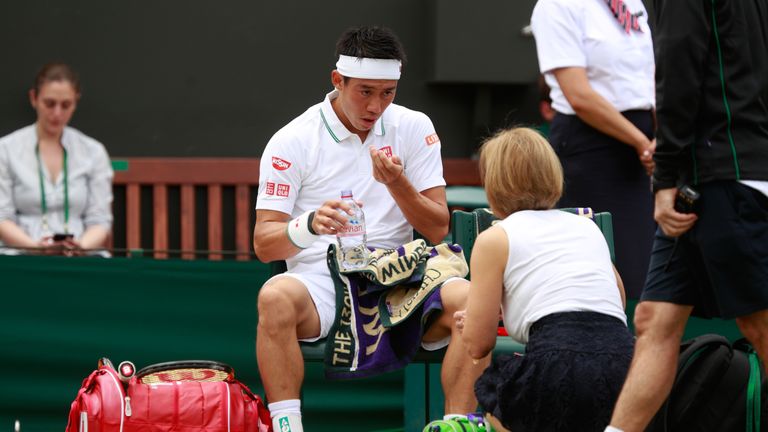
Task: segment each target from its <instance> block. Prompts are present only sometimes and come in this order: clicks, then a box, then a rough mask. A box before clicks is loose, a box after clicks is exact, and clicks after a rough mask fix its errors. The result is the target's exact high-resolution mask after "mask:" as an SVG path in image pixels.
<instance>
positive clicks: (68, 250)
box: [38, 236, 83, 256]
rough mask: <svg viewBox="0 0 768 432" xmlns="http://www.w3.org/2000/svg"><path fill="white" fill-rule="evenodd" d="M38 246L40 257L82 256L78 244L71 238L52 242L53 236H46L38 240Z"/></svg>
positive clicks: (81, 249)
mask: <svg viewBox="0 0 768 432" xmlns="http://www.w3.org/2000/svg"><path fill="white" fill-rule="evenodd" d="M38 246H39V247H40V254H41V255H51V256H52V255H64V256H81V255H83V248H82V247H81V246H80V243H78V242H77V241H76V240H74V239H72V238H66V239H64V240H59V241H55V240H53V236H46V237H43V238H42V239H40V241H39V242H38Z"/></svg>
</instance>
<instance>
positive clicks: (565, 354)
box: [454, 128, 633, 432]
mask: <svg viewBox="0 0 768 432" xmlns="http://www.w3.org/2000/svg"><path fill="white" fill-rule="evenodd" d="M480 172H481V177H482V179H483V184H484V185H485V190H486V193H487V195H488V201H489V203H490V207H491V210H492V211H493V213H494V215H495V216H497V217H498V218H499V219H500V221H499V222H498V223H497V224H496V225H494V226H493V227H491V228H489V229H487V230H485V231H484V232H482V233H481V234H480V235H479V236H478V238H477V241H476V243H475V246H474V249H473V250H472V257H471V262H470V269H471V275H472V281H471V282H469V300H468V302H467V309H466V310H465V311H459V312H456V314H455V316H454V318H455V320H456V324H457V327H458V328H459V329H460V330H461V331H462V340H463V342H464V346H465V348H466V349H467V351H468V352H469V355H470V356H471V357H472V358H474V359H482V358H484V357H485V356H487V355H488V353H490V352H491V350H492V349H493V347H494V345H495V342H496V337H497V328H498V322H499V308H500V307H501V311H502V317H503V321H504V327H505V328H506V330H507V332H508V333H509V335H510V336H511V337H512V338H514V339H516V340H518V341H519V342H521V343H525V344H526V352H525V355H523V356H520V355H515V356H500V357H499V358H496V359H494V361H493V363H492V364H491V366H490V367H489V368H488V369H486V371H485V372H484V373H483V375H481V376H480V378H479V379H478V380H477V382H476V384H475V394H476V396H477V399H478V402H479V404H480V406H481V408H482V409H483V410H484V412H485V413H487V417H488V420H489V422H490V423H491V424H492V425H493V427H494V428H495V429H496V430H506V429H509V430H513V431H516V432H519V431H536V432H542V431H601V430H602V428H603V427H604V426H605V424H606V422H607V421H608V419H609V418H610V414H611V410H612V408H613V404H614V402H615V400H616V398H617V396H618V394H619V391H620V390H621V386H622V383H623V382H624V378H625V376H626V373H627V370H628V368H629V363H630V361H631V359H632V345H633V339H632V335H631V333H630V332H629V330H628V328H627V324H626V320H627V317H626V315H625V313H624V301H625V299H624V288H623V284H622V282H621V278H620V277H619V275H618V273H617V272H616V269H615V268H614V267H613V265H612V263H611V257H610V252H609V249H608V245H607V244H606V242H605V238H604V237H603V235H602V233H601V232H600V229H599V228H598V227H597V225H596V224H595V223H594V222H592V221H591V220H589V219H588V218H586V217H583V216H577V215H575V214H572V213H568V212H564V211H560V210H555V209H553V207H554V205H555V203H557V201H558V199H559V198H560V195H561V193H562V189H563V172H562V168H561V166H560V163H559V161H558V159H557V156H556V155H555V153H554V151H553V150H552V147H551V146H550V145H549V144H548V143H547V141H546V140H545V139H544V138H543V137H541V136H540V135H539V134H538V133H537V132H535V131H533V130H532V129H527V128H517V129H511V130H505V131H502V132H500V133H499V134H497V135H496V136H494V137H492V138H490V139H489V140H488V141H486V142H485V144H484V145H483V146H482V148H481V150H480ZM505 428H506V429H505Z"/></svg>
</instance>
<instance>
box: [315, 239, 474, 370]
mask: <svg viewBox="0 0 768 432" xmlns="http://www.w3.org/2000/svg"><path fill="white" fill-rule="evenodd" d="M327 261H328V268H329V269H330V271H331V276H332V277H333V281H334V285H335V288H336V319H335V321H334V324H333V326H332V327H331V331H330V333H329V334H328V340H327V342H326V348H325V375H326V377H327V378H330V379H342V378H363V377H369V376H373V375H377V374H380V373H384V372H389V371H392V370H396V369H399V368H402V367H404V366H405V365H407V364H408V363H409V362H410V361H411V360H412V359H413V356H414V355H415V354H416V351H417V350H418V349H419V345H420V343H421V337H422V335H423V334H424V331H425V329H426V327H427V325H428V323H429V322H430V321H429V319H430V316H431V315H432V314H433V313H435V312H439V311H442V303H441V301H440V289H439V288H440V286H441V285H442V284H443V282H445V281H446V280H448V279H449V278H452V277H465V276H466V275H467V273H468V271H469V269H468V266H467V262H466V260H465V259H464V254H463V253H462V250H461V247H460V246H458V245H449V244H439V245H437V246H434V247H432V246H427V244H426V242H425V241H424V240H414V241H412V242H410V243H407V244H405V245H403V246H400V247H398V248H395V249H376V250H374V251H373V252H371V259H370V262H369V263H368V265H367V266H366V267H364V268H363V269H360V270H355V271H346V270H340V269H341V266H340V264H339V259H338V257H337V246H336V245H335V244H332V245H330V246H329V247H328V255H327Z"/></svg>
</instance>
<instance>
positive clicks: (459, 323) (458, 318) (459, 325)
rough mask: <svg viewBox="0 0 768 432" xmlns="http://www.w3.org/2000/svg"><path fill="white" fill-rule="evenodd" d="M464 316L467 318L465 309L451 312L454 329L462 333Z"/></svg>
mask: <svg viewBox="0 0 768 432" xmlns="http://www.w3.org/2000/svg"><path fill="white" fill-rule="evenodd" d="M466 318H467V311H466V310H460V311H456V312H454V313H453V320H454V321H455V322H456V330H458V331H459V334H463V333H464V321H465V319H466Z"/></svg>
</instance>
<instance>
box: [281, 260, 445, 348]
mask: <svg viewBox="0 0 768 432" xmlns="http://www.w3.org/2000/svg"><path fill="white" fill-rule="evenodd" d="M297 267H300V269H301V270H304V271H302V272H301V273H299V272H296V271H295V270H297V269H296V268H295V267H294V268H293V269H292V270H293V271H287V272H285V273H281V274H279V275H275V276H273V277H271V278H270V279H269V281H271V280H273V279H275V278H280V277H290V278H293V279H296V280H297V281H299V282H301V283H302V284H303V285H304V286H305V287H306V288H307V291H308V292H309V296H310V297H311V298H312V302H314V303H315V309H316V310H317V315H318V316H319V317H320V334H319V335H318V336H316V337H312V338H305V339H299V340H300V341H302V342H314V341H316V340H319V339H323V338H325V337H327V336H328V333H329V332H330V331H331V327H332V326H333V322H334V320H335V319H336V289H335V288H334V284H333V278H331V274H330V273H329V272H328V271H327V267H326V268H325V271H324V272H323V271H321V269H320V268H317V266H309V265H299V266H297ZM312 267H315V268H312ZM454 279H458V278H450V279H448V280H446V281H445V283H448V282H451V281H452V280H454ZM269 281H268V282H269ZM450 340H451V337H450V336H448V337H446V338H444V339H441V340H439V341H435V342H423V341H422V343H421V346H422V347H423V348H424V349H425V350H427V351H435V350H439V349H441V348H443V347H445V346H447V345H448V343H449V342H450Z"/></svg>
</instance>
